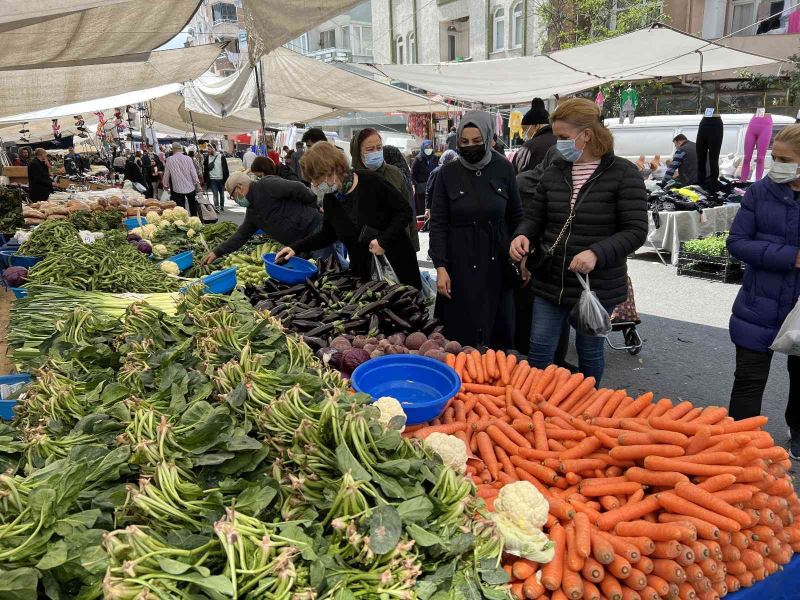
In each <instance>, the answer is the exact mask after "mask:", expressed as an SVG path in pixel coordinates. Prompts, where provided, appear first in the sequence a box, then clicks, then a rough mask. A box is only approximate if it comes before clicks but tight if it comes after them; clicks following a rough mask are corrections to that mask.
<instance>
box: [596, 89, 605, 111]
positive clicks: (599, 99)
mask: <svg viewBox="0 0 800 600" xmlns="http://www.w3.org/2000/svg"><path fill="white" fill-rule="evenodd" d="M594 103H595V105H596V106H597V108H599V109H600V112H601V113H602V112H603V107H604V106H605V105H606V97H605V96H604V95H603V90H599V91H598V92H597V96H595V97H594Z"/></svg>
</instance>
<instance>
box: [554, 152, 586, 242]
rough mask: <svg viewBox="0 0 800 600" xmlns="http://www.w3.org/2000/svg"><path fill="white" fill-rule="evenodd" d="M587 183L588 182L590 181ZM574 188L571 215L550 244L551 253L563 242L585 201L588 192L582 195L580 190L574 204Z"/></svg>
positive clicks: (570, 174)
mask: <svg viewBox="0 0 800 600" xmlns="http://www.w3.org/2000/svg"><path fill="white" fill-rule="evenodd" d="M569 176H570V178H572V167H570V173H569ZM586 183H588V181H587V182H586ZM584 185H585V184H584ZM572 189H573V188H572V187H570V200H569V202H570V205H571V206H570V209H569V216H567V220H566V221H564V226H563V227H562V228H561V231H560V232H559V234H558V236H557V237H556V241H555V242H553V245H552V246H550V252H551V253H552V252H553V251H554V250H555V248H556V246H558V245H559V244H560V243H561V240H562V239H563V237H564V234H565V233H567V229H569V227H570V225H572V221H574V220H575V213H577V211H578V206H580V204H581V202H583V199H584V198H585V197H586V194H584V195H583V196H581V194H580V192H578V199H577V200H576V201H575V204H572V197H571V193H572ZM581 189H583V188H581Z"/></svg>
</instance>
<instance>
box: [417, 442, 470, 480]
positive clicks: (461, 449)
mask: <svg viewBox="0 0 800 600" xmlns="http://www.w3.org/2000/svg"><path fill="white" fill-rule="evenodd" d="M424 444H425V446H426V447H427V448H429V449H430V450H433V451H434V452H435V453H436V454H438V455H439V458H441V459H442V462H443V463H444V464H445V465H446V466H448V467H450V468H451V469H453V470H455V471H456V472H458V473H464V472H466V470H467V445H466V444H465V443H464V441H463V440H461V439H459V438H457V437H456V436H454V435H447V434H446V433H438V432H436V433H432V434H430V435H429V436H428V437H427V438H425V442H424Z"/></svg>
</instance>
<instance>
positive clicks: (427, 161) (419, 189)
mask: <svg viewBox="0 0 800 600" xmlns="http://www.w3.org/2000/svg"><path fill="white" fill-rule="evenodd" d="M438 166H439V158H438V157H437V156H436V155H435V154H434V153H433V142H432V141H431V140H422V145H421V146H420V148H419V154H418V155H417V157H416V158H415V159H414V162H413V163H412V164H411V177H412V179H413V181H414V201H415V206H414V208H415V210H416V212H415V213H414V214H415V215H417V216H419V215H421V214H424V213H425V185H426V184H427V183H428V179H429V178H430V176H431V173H433V170H434V169H435V168H436V167H438Z"/></svg>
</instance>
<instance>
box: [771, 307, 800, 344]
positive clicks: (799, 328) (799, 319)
mask: <svg viewBox="0 0 800 600" xmlns="http://www.w3.org/2000/svg"><path fill="white" fill-rule="evenodd" d="M769 349H770V350H773V351H774V352H780V353H781V354H791V355H793V356H800V300H798V301H797V303H796V304H795V305H794V308H793V309H792V312H790V313H789V314H788V315H786V319H784V321H783V325H781V328H780V330H779V331H778V335H776V336H775V341H774V342H772V346H770V347H769Z"/></svg>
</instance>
